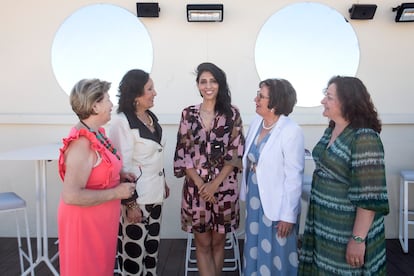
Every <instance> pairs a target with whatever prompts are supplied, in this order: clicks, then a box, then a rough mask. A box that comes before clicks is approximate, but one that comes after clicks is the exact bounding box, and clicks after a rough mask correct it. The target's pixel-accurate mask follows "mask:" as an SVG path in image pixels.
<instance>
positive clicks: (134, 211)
mask: <svg viewBox="0 0 414 276" xmlns="http://www.w3.org/2000/svg"><path fill="white" fill-rule="evenodd" d="M123 209H124V212H123V215H124V219H125V220H126V221H127V222H129V223H139V222H141V221H142V211H141V209H140V208H139V206H136V207H135V208H128V207H126V206H123Z"/></svg>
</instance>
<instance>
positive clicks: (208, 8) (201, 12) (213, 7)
mask: <svg viewBox="0 0 414 276" xmlns="http://www.w3.org/2000/svg"><path fill="white" fill-rule="evenodd" d="M187 21H188V22H222V21H223V5H222V4H188V5H187Z"/></svg>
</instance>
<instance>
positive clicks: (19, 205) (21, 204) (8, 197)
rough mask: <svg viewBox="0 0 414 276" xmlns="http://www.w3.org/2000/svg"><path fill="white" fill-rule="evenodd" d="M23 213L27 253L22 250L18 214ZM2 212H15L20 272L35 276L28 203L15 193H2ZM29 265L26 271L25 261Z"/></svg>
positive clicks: (0, 197)
mask: <svg viewBox="0 0 414 276" xmlns="http://www.w3.org/2000/svg"><path fill="white" fill-rule="evenodd" d="M19 211H22V212H23V213H24V221H25V227H26V241H27V253H26V252H25V251H24V250H23V248H22V242H21V236H20V226H19V219H18V217H17V212H19ZM0 212H1V213H5V212H15V215H16V216H15V218H16V228H17V244H18V247H19V258H20V270H21V272H22V274H21V275H27V274H29V273H30V274H31V275H34V266H33V256H32V246H31V243H30V232H29V222H28V219H27V212H26V201H24V199H22V198H21V197H19V196H18V195H16V194H15V193H13V192H5V193H0ZM25 260H26V261H27V262H28V263H29V267H28V268H27V269H25V263H24V261H25Z"/></svg>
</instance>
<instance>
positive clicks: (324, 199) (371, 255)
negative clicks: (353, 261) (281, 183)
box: [299, 126, 389, 276]
mask: <svg viewBox="0 0 414 276" xmlns="http://www.w3.org/2000/svg"><path fill="white" fill-rule="evenodd" d="M331 134H332V128H328V129H326V131H325V133H324V135H323V136H322V138H321V140H320V141H319V142H318V144H317V145H316V146H315V148H314V149H313V152H312V155H313V158H314V160H315V171H314V173H313V180H312V190H311V196H310V203H309V210H308V214H307V218H306V224H305V231H304V235H303V243H302V250H301V255H300V257H299V260H300V263H299V275H306V276H309V275H386V251H385V231H384V230H385V229H384V215H387V214H388V212H389V206H388V196H387V188H386V180H385V166H384V149H383V146H382V142H381V139H380V137H379V135H378V133H377V132H375V131H374V130H372V129H367V128H360V129H353V128H352V127H350V126H348V127H347V128H345V129H344V131H343V132H342V133H341V134H340V135H339V136H338V137H337V138H336V139H335V141H334V143H333V144H332V145H330V146H329V147H328V143H329V140H330V138H331ZM357 207H360V208H364V209H367V210H372V211H375V217H374V221H373V223H372V225H371V228H370V229H369V232H368V235H367V238H366V251H365V264H364V266H363V267H360V268H355V267H352V266H350V265H349V264H347V262H346V259H345V255H346V248H347V244H348V241H349V239H350V237H351V235H352V230H353V226H354V220H355V216H356V209H357Z"/></svg>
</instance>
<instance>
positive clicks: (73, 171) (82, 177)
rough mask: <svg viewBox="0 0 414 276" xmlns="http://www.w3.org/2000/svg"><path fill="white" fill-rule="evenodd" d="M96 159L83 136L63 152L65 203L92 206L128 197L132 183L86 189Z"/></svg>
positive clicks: (132, 186) (63, 196)
mask: <svg viewBox="0 0 414 276" xmlns="http://www.w3.org/2000/svg"><path fill="white" fill-rule="evenodd" d="M96 160H97V155H96V153H95V152H94V151H92V150H91V149H90V142H89V140H88V139H86V138H84V137H80V138H79V139H78V140H76V141H73V142H72V143H71V144H70V145H69V147H68V149H67V150H66V153H65V164H66V173H65V180H64V182H63V190H62V199H63V201H64V202H65V203H67V204H72V205H80V206H94V205H98V204H101V203H103V202H106V201H110V200H115V199H123V198H128V197H129V196H130V195H131V192H132V191H133V188H134V187H135V186H134V185H135V184H133V183H121V185H118V186H117V187H114V188H111V189H106V190H91V189H86V188H85V187H86V183H87V181H88V178H89V175H90V173H91V171H92V168H93V165H94V164H95V162H96Z"/></svg>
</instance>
